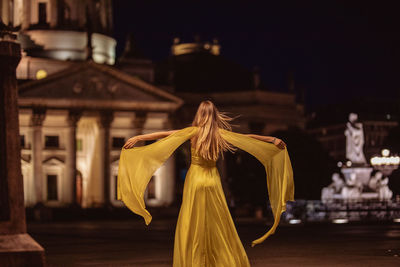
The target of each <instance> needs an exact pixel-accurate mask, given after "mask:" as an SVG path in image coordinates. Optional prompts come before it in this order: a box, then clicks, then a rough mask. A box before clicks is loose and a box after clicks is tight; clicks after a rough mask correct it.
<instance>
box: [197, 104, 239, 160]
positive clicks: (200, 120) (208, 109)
mask: <svg viewBox="0 0 400 267" xmlns="http://www.w3.org/2000/svg"><path fill="white" fill-rule="evenodd" d="M231 120H233V118H231V117H229V116H227V115H226V114H224V113H221V112H219V111H218V109H217V108H216V107H215V106H214V104H213V103H212V102H211V101H209V100H206V101H202V102H201V103H200V105H199V108H198V109H197V112H196V115H195V117H194V119H193V122H192V126H197V127H198V128H199V131H198V133H197V135H196V136H195V137H194V138H193V144H194V148H195V149H196V151H197V152H198V154H199V155H200V156H201V157H203V158H205V159H207V160H213V161H216V160H217V159H218V156H219V154H222V152H224V151H227V150H229V151H234V150H235V149H234V147H233V146H232V145H231V144H229V143H228V142H227V141H225V140H224V139H223V138H222V136H221V135H220V133H219V129H220V128H221V129H224V130H228V131H231V130H232V127H231V125H230V124H229V122H230V121H231ZM222 156H223V154H222Z"/></svg>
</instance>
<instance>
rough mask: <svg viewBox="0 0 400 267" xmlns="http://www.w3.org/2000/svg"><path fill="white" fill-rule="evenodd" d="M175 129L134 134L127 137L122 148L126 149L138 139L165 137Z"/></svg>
mask: <svg viewBox="0 0 400 267" xmlns="http://www.w3.org/2000/svg"><path fill="white" fill-rule="evenodd" d="M176 131H178V130H172V131H163V132H155V133H149V134H141V135H136V136H133V137H131V138H129V139H128V141H126V143H125V145H124V146H123V148H126V149H129V148H132V147H133V146H134V145H135V144H136V143H137V142H139V141H147V140H156V139H161V138H164V137H167V136H169V135H171V134H173V133H174V132H176Z"/></svg>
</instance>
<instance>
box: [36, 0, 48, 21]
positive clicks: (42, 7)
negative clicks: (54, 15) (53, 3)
mask: <svg viewBox="0 0 400 267" xmlns="http://www.w3.org/2000/svg"><path fill="white" fill-rule="evenodd" d="M46 9H47V3H39V8H38V10H39V24H46V23H47V10H46Z"/></svg>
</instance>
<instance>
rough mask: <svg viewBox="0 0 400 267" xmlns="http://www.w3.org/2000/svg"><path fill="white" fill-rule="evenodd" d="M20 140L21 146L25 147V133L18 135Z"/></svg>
mask: <svg viewBox="0 0 400 267" xmlns="http://www.w3.org/2000/svg"><path fill="white" fill-rule="evenodd" d="M19 137H20V140H21V148H24V147H25V135H20V136H19Z"/></svg>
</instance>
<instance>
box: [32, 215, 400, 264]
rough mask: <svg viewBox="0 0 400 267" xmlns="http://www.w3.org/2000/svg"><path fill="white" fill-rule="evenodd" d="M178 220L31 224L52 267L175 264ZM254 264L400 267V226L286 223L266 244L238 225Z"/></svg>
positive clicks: (250, 227) (255, 225) (245, 224)
mask: <svg viewBox="0 0 400 267" xmlns="http://www.w3.org/2000/svg"><path fill="white" fill-rule="evenodd" d="M175 223H176V221H173V220H160V219H158V220H154V221H152V222H151V224H150V225H149V226H145V224H144V222H143V221H138V220H119V221H117V220H113V221H78V222H76V221H74V222H51V223H38V222H29V223H28V232H29V233H30V234H31V236H32V237H34V238H35V239H36V240H37V241H38V242H39V243H40V244H41V245H42V246H43V247H44V248H45V250H46V257H47V262H48V266H49V267H52V266H57V267H59V266H60V267H61V266H138V267H141V266H144V267H150V266H160V267H162V266H163V267H165V266H172V255H173V241H174V233H175ZM236 225H237V229H238V233H239V236H240V237H241V239H242V242H243V244H244V246H245V248H246V251H247V254H248V256H249V259H250V262H251V266H296V267H297V266H374V267H375V266H400V224H394V223H393V224H383V223H382V224H377V223H375V224H369V225H366V224H344V225H335V224H326V223H325V224H305V225H283V224H282V225H280V226H279V227H278V229H277V231H276V233H275V234H274V235H272V236H271V237H270V238H268V239H267V240H266V241H265V242H264V243H263V244H261V245H258V246H256V247H254V248H251V247H250V243H251V240H253V239H255V238H257V237H259V236H260V235H261V234H262V233H264V231H265V230H266V229H267V228H269V226H270V224H268V225H264V224H263V223H260V222H254V221H246V220H241V221H236Z"/></svg>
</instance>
